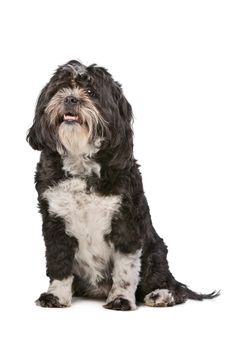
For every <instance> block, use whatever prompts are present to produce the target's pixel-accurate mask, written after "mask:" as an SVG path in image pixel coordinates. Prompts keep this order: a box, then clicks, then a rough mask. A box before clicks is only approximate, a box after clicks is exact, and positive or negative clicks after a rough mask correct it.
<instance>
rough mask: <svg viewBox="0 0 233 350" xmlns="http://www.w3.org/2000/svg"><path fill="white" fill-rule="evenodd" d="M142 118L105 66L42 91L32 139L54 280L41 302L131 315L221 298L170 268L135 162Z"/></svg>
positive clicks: (78, 68)
mask: <svg viewBox="0 0 233 350" xmlns="http://www.w3.org/2000/svg"><path fill="white" fill-rule="evenodd" d="M132 120H133V113H132V108H131V105H130V104H129V102H128V101H127V99H126V98H125V96H124V94H123V91H122V88H121V85H120V84H119V83H118V82H116V81H114V79H113V78H112V76H111V74H110V73H109V72H108V71H107V70H106V69H105V68H102V67H100V66H98V65H95V64H93V65H90V66H85V65H84V64H82V63H81V62H79V61H76V60H72V61H69V62H68V63H66V64H64V65H62V66H59V67H58V69H57V70H56V72H55V74H54V75H53V76H52V78H51V79H50V81H49V83H48V84H47V85H46V86H45V87H44V88H43V90H42V91H41V94H40V96H39V98H38V102H37V106H36V111H35V117H34V120H33V124H32V127H31V128H30V129H29V131H28V134H27V141H28V142H29V144H30V145H31V147H32V148H33V149H35V150H39V151H41V155H40V160H39V163H38V164H37V170H36V174H35V187H36V190H37V192H38V203H39V210H40V213H41V215H42V221H43V224H42V232H43V236H44V241H45V246H46V261H47V276H48V277H49V279H50V284H49V288H48V291H47V292H46V293H42V294H41V295H40V297H39V299H38V300H37V301H36V304H37V305H39V306H42V307H67V306H70V305H71V301H72V296H82V297H84V296H87V297H91V298H101V299H105V300H106V302H105V305H104V307H105V308H107V309H113V310H122V311H127V310H134V309H136V307H137V305H138V304H139V303H144V304H145V305H148V306H155V307H156V306H161V307H164V306H173V305H176V304H181V303H184V302H185V301H186V300H187V299H195V300H203V299H212V298H215V297H216V296H218V295H219V292H216V291H214V292H212V293H210V294H199V293H196V292H194V291H192V290H190V289H189V288H188V287H187V286H186V285H185V284H183V283H180V282H178V281H176V279H175V278H174V277H173V275H172V273H171V272H170V270H169V266H168V261H167V252H168V250H167V246H166V245H165V244H164V241H163V239H162V238H160V236H159V235H158V234H157V233H156V231H155V229H154V227H153V225H152V220H151V216H150V210H149V206H148V203H147V200H146V197H145V194H144V190H143V183H142V177H141V174H140V171H139V165H138V163H137V161H136V160H135V158H134V155H133V131H132Z"/></svg>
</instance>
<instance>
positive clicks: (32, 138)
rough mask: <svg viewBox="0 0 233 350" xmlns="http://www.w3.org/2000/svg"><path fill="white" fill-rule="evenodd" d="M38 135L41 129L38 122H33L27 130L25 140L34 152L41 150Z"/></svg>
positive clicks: (41, 146)
mask: <svg viewBox="0 0 233 350" xmlns="http://www.w3.org/2000/svg"><path fill="white" fill-rule="evenodd" d="M40 133H41V127H40V125H39V123H38V121H37V120H34V122H33V124H32V126H31V128H30V129H29V130H28V134H27V137H26V140H27V142H28V143H29V145H30V146H31V147H32V148H33V149H35V150H36V151H41V150H42V149H43V145H42V142H41V141H42V140H41V137H40Z"/></svg>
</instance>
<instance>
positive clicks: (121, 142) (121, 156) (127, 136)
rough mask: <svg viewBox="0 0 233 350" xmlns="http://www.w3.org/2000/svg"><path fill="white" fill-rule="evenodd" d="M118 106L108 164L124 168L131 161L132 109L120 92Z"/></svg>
mask: <svg viewBox="0 0 233 350" xmlns="http://www.w3.org/2000/svg"><path fill="white" fill-rule="evenodd" d="M117 106H118V116H116V117H117V119H118V123H117V124H118V126H117V129H116V130H115V132H114V137H113V138H114V142H113V145H114V149H113V154H112V159H111V161H110V162H109V165H111V166H117V167H118V168H121V169H123V168H125V167H126V166H127V165H129V163H130V162H131V160H132V159H133V130H132V121H133V113H132V108H131V105H130V104H129V102H128V101H127V99H126V98H125V96H124V95H123V93H122V91H121V93H120V97H118V99H117Z"/></svg>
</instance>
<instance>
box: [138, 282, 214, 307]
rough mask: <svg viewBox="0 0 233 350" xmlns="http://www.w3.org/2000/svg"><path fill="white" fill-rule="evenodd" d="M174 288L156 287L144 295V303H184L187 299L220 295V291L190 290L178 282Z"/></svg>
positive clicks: (211, 297)
mask: <svg viewBox="0 0 233 350" xmlns="http://www.w3.org/2000/svg"><path fill="white" fill-rule="evenodd" d="M176 283H177V285H176V286H175V288H174V289H155V290H154V291H152V292H150V293H148V294H147V295H146V296H145V297H144V304H145V305H147V306H157V307H161V306H162V307H163V306H173V305H177V304H182V303H184V302H185V301H186V300H187V299H193V300H204V299H213V298H215V297H217V296H219V294H220V292H216V291H214V292H212V293H209V294H199V293H196V292H193V291H192V290H190V289H189V288H188V287H187V286H186V285H185V284H182V283H180V282H176Z"/></svg>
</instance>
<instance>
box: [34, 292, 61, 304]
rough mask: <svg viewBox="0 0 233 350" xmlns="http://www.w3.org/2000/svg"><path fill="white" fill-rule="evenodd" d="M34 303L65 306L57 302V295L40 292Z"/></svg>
mask: <svg viewBox="0 0 233 350" xmlns="http://www.w3.org/2000/svg"><path fill="white" fill-rule="evenodd" d="M35 303H36V305H38V306H42V307H66V305H62V304H61V303H60V302H59V299H58V297H56V296H55V295H53V294H51V293H42V294H41V295H40V297H39V299H37V300H36V301H35Z"/></svg>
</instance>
